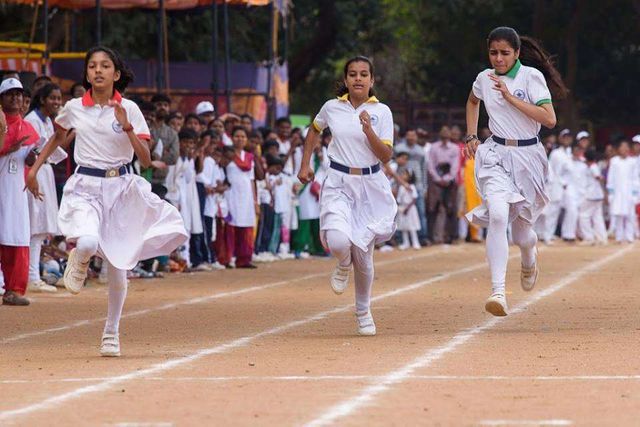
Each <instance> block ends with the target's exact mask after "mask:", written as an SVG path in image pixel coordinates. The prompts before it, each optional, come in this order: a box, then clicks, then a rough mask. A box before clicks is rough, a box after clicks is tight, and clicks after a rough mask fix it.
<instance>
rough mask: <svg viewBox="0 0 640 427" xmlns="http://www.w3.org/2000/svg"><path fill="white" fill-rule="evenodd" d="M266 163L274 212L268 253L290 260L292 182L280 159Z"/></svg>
mask: <svg viewBox="0 0 640 427" xmlns="http://www.w3.org/2000/svg"><path fill="white" fill-rule="evenodd" d="M267 162H268V163H267V167H268V170H269V174H268V176H267V180H268V181H269V187H270V188H271V194H272V195H273V209H274V212H275V217H274V221H273V229H272V233H271V241H270V243H269V251H270V252H271V253H272V254H274V255H276V254H277V255H279V256H280V257H281V258H283V259H284V258H291V254H290V253H289V249H290V247H289V244H290V237H291V231H290V229H289V224H290V223H291V198H292V196H293V195H292V192H291V191H292V188H293V182H292V181H291V177H290V176H288V175H287V174H286V173H284V172H283V169H284V162H283V161H282V160H281V159H280V158H278V157H269V158H268V159H267Z"/></svg>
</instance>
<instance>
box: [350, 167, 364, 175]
mask: <svg viewBox="0 0 640 427" xmlns="http://www.w3.org/2000/svg"><path fill="white" fill-rule="evenodd" d="M349 175H362V169H360V168H349Z"/></svg>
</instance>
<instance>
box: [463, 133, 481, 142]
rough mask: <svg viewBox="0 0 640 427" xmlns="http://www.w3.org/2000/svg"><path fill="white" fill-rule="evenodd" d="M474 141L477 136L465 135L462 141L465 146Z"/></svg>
mask: <svg viewBox="0 0 640 427" xmlns="http://www.w3.org/2000/svg"><path fill="white" fill-rule="evenodd" d="M474 139H478V135H467V136H466V138H465V139H464V142H465V144H468V143H469V142H471V141H473V140H474Z"/></svg>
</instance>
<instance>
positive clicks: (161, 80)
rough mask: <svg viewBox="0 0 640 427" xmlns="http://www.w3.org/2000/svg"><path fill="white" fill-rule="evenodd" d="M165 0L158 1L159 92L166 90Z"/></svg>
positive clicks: (157, 79) (157, 71) (157, 73)
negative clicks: (163, 18)
mask: <svg viewBox="0 0 640 427" xmlns="http://www.w3.org/2000/svg"><path fill="white" fill-rule="evenodd" d="M163 13H164V0H160V1H159V2H158V46H157V47H158V69H157V70H156V88H157V90H158V91H159V92H162V91H164V88H165V84H164V25H163V24H164V22H163V20H162V14H163Z"/></svg>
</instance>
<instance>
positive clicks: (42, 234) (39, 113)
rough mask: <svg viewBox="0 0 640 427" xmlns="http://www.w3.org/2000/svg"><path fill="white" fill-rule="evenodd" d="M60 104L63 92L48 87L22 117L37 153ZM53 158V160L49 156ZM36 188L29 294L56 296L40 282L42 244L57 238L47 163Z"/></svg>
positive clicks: (49, 134)
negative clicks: (38, 194)
mask: <svg viewBox="0 0 640 427" xmlns="http://www.w3.org/2000/svg"><path fill="white" fill-rule="evenodd" d="M61 103H62V92H61V91H60V87H58V85H55V84H52V83H49V84H47V85H45V86H44V87H42V88H41V89H40V90H39V91H38V92H37V93H36V94H34V96H33V99H32V101H31V108H32V110H31V112H30V113H29V114H27V115H26V116H25V118H24V119H25V120H26V121H28V122H29V123H31V126H33V128H34V129H35V130H36V132H38V135H39V136H40V140H39V141H38V144H37V147H36V149H37V150H42V149H43V147H44V145H45V144H46V143H47V142H49V140H50V139H51V137H53V134H54V133H55V131H54V129H53V122H52V121H51V116H55V115H56V114H57V113H58V110H59V109H60V105H61ZM59 152H62V153H64V156H62V157H61V156H60V155H58V156H57V157H58V158H57V159H55V160H56V163H57V162H59V161H61V160H64V158H65V157H66V153H65V152H64V150H62V149H60V150H58V151H57V152H56V154H58V153H59ZM52 157H53V156H52ZM36 178H37V180H38V185H39V187H40V190H41V192H42V199H43V200H38V199H36V198H35V197H33V195H32V194H31V193H28V200H29V221H30V223H31V244H30V245H29V284H28V285H27V291H29V292H56V291H57V289H56V287H55V286H50V285H48V284H46V283H44V282H43V281H42V279H41V278H40V252H41V251H42V243H43V242H44V240H45V239H46V237H47V235H52V236H55V235H57V234H58V198H57V195H56V182H55V179H54V176H53V167H52V166H51V163H50V162H46V163H44V164H43V165H42V167H41V168H40V170H39V171H38V175H37V177H36Z"/></svg>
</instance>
